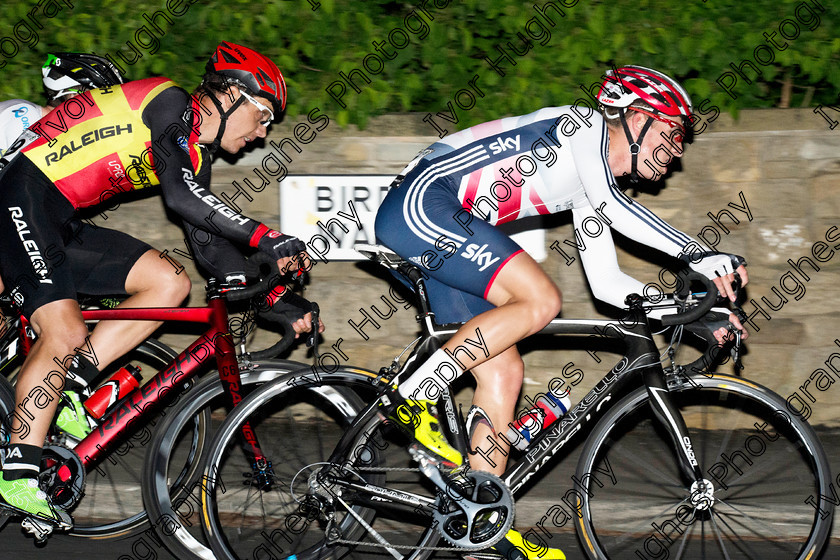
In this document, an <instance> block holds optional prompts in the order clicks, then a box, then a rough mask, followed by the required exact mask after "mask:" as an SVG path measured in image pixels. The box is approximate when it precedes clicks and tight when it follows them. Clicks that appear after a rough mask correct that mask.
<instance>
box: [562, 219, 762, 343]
mask: <svg viewBox="0 0 840 560" xmlns="http://www.w3.org/2000/svg"><path fill="white" fill-rule="evenodd" d="M572 217H573V220H574V227H575V228H576V229H577V230H578V231H582V228H583V222H584V220H586V219H587V218H596V213H595V209H594V208H592V207H591V206H583V207H580V208H575V209H574V210H572ZM579 254H580V260H581V263H582V264H583V269H584V272H585V273H586V279H587V281H588V282H589V287H590V289H591V290H592V294H593V295H594V296H595V297H596V298H597V299H599V300H601V301H603V302H605V303H608V304H610V305H613V306H615V307H618V308H619V309H627V305H626V304H625V303H624V300H625V299H626V298H627V296H628V295H630V294H640V295H642V296H645V297H646V298H650V300H651V303H655V304H657V305H669V304H674V299H673V297H671V295H670V294H669V293H667V290H668V288H667V287H666V286H660V285H658V284H655V283H652V284H649V285H646V284H642V283H641V282H639V281H638V280H636V279H635V278H633V277H631V276H628V275H627V274H625V273H623V272H622V271H621V269H620V268H619V267H618V257H617V255H616V252H615V243H614V242H613V237H612V233H611V232H610V229H609V228H607V227H605V228H603V230H602V231H601V233H600V234H599V235H597V236H595V237H589V236H587V237H586V240H585V248H583V249H581V250H580V251H579ZM715 311H717V312H719V313H726V314H729V321H730V322H731V323H732V324H733V325H734V326H735V328H737V329H738V330H741V331H744V328H743V326H742V325H741V322H740V321H739V320H738V317H737V316H735V315H734V314H731V313H730V312H729V311H728V310H726V309H717V308H716V309H715ZM673 312H674V309H673V308H668V307H665V308H661V309H649V310H647V313H648V317H650V318H651V319H659V318H661V317H662V316H663V315H669V314H671V313H673ZM714 335H715V338H717V340H718V342H719V343H723V341H724V337H726V336H727V331H726V329H725V328H719V329H717V330H716V331H715V332H714ZM746 336H747V335H746V331H744V337H745V338H746Z"/></svg>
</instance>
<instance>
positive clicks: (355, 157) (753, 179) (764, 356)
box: [98, 110, 840, 424]
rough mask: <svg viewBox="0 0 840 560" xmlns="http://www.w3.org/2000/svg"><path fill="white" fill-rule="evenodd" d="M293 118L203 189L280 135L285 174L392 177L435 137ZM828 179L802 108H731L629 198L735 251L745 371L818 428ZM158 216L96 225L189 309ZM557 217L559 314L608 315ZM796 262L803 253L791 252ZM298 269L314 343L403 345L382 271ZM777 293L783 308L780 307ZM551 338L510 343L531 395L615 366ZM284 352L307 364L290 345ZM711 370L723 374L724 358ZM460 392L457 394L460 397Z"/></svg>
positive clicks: (630, 247)
mask: <svg viewBox="0 0 840 560" xmlns="http://www.w3.org/2000/svg"><path fill="white" fill-rule="evenodd" d="M293 124H294V123H283V124H281V125H279V126H275V127H274V130H272V133H271V135H270V136H269V137H268V138H267V139H266V141H267V143H266V147H264V148H260V149H253V150H251V151H250V152H249V153H247V154H245V155H244V156H243V157H240V158H239V159H237V160H236V161H234V162H227V161H219V162H217V163H216V164H215V165H214V176H213V187H214V191H215V192H216V193H217V194H218V193H227V194H228V195H229V196H234V194H235V192H236V190H235V187H234V186H233V181H236V182H237V183H238V184H240V185H241V186H244V181H243V180H244V179H245V178H248V179H250V180H251V181H252V182H255V183H256V184H257V185H259V184H260V183H259V181H258V179H257V177H256V174H255V173H254V171H253V168H254V167H255V166H257V167H259V166H260V162H261V161H262V159H263V158H264V157H265V156H267V155H268V154H269V153H272V148H271V144H270V142H271V141H275V142H277V143H280V142H281V140H282V139H283V138H284V137H291V136H292V135H293V134H296V135H297V137H298V139H299V145H300V146H301V148H302V152H301V153H297V152H296V151H294V150H292V149H290V148H288V144H287V145H286V146H287V149H286V150H284V151H285V153H286V154H288V155H289V156H290V158H291V160H292V161H291V162H287V161H283V160H279V161H283V163H285V164H286V167H287V168H288V172H289V173H291V174H320V173H349V174H353V173H357V174H363V173H385V174H390V173H394V174H395V173H397V172H398V171H399V170H400V169H401V168H402V167H403V166H404V165H405V163H406V162H408V161H409V160H410V159H411V158H412V157H413V156H414V155H415V154H416V153H417V152H418V151H419V150H420V149H422V148H424V147H426V146H427V145H428V144H430V143H432V142H433V141H434V140H435V139H436V137H435V136H434V131H433V130H432V129H431V127H429V126H428V125H427V124H426V123H424V122H422V120H421V116H420V115H390V116H386V117H381V118H378V119H374V120H373V121H372V122H371V123H370V124H369V126H368V127H367V128H366V129H365V130H363V131H359V130H356V129H352V128H351V129H346V130H342V129H340V128H339V127H338V126H337V125H336V124H335V123H334V122H330V123H329V125H327V126H326V127H325V126H324V123H323V121H320V122H319V123H318V125H317V126H320V127H321V130H317V127H316V126H315V125H313V126H312V127H311V128H310V127H307V126H301V125H300V123H298V128H294V127H293ZM450 128H451V129H452V130H453V131H454V130H455V127H454V126H451V127H450ZM838 130H840V129H838ZM301 139H302V140H301ZM305 140H308V143H303V141H305ZM839 181H840V132H837V131H834V132H832V131H830V130H829V129H828V126H827V125H826V123H825V121H823V120H822V119H821V118H820V117H819V116H817V115H814V114H813V113H812V112H811V111H810V110H767V111H744V112H742V113H741V114H740V116H739V118H738V119H737V120H733V119H732V118H730V117H729V116H728V115H722V116H721V117H720V118H719V119H717V121H716V122H715V123H713V125H712V126H711V127H710V128H709V129H708V130H706V131H704V132H703V134H701V135H700V136H699V137H698V138H697V140H696V142H695V143H694V145H693V146H691V147H690V149H689V150H688V152H687V153H686V155H685V157H684V158H683V161H682V171H681V172H677V173H674V174H672V175H671V176H669V177H668V178H667V179H666V181H665V182H664V184H663V185H662V188H661V190H660V191H659V192H658V193H655V195H651V194H650V193H647V192H644V193H640V194H639V195H638V197H637V198H636V200H638V201H639V202H641V203H642V204H644V205H645V206H647V207H648V208H650V209H651V210H653V211H654V212H655V213H656V214H657V215H659V216H660V217H662V218H663V219H665V220H667V221H668V222H670V223H671V224H673V225H674V226H676V227H678V228H679V229H682V230H683V231H685V232H687V233H689V234H691V235H694V236H697V235H701V236H703V237H704V239H706V240H707V241H709V242H712V243H714V242H716V239H717V238H718V237H719V238H720V245H719V248H720V249H722V250H726V251H730V252H735V253H739V254H743V255H745V256H746V257H747V259H748V261H749V265H750V266H749V274H750V286H749V297H750V298H751V299H752V300H753V301H754V302H756V303H757V304H758V305H759V306H760V308H761V311H762V312H763V313H764V314H762V313H757V314H755V315H754V316H753V322H754V327H753V328H752V329H751V331H752V332H751V334H750V339H749V344H748V354H747V355H746V356H745V357H744V364H745V365H746V368H747V369H746V372H745V376H746V377H749V378H752V379H754V380H756V381H758V382H760V383H763V384H765V385H768V386H769V387H771V388H772V389H774V390H775V391H777V392H778V393H780V394H782V395H783V396H785V397H788V396H792V397H793V398H792V399H791V403H790V405H791V407H793V408H795V409H796V410H801V409H803V407H807V408H809V409H810V410H811V411H812V413H813V418H812V419H813V420H814V421H816V422H817V423H822V424H837V423H838V419H840V404H836V403H838V402H840V398H838V397H840V386H838V387H833V383H834V381H836V380H837V379H838V376H840V373H837V371H838V370H840V324H838V321H837V316H838V311H840V303H838V301H837V300H836V299H835V298H837V297H838V296H840V287H838V285H837V280H836V278H837V277H836V276H834V275H835V274H837V271H838V269H840V264H838V263H840V255H838V254H835V253H836V250H835V246H838V249H840V243H838V242H840V196H839V195H838V193H837V185H838V182H839ZM275 184H276V183H272V184H271V185H270V186H268V187H267V188H265V189H264V190H263V191H262V192H260V193H255V192H253V191H251V190H250V189H246V192H248V193H249V196H252V198H253V201H247V200H246V199H245V197H244V196H243V195H239V196H238V197H237V198H236V199H235V200H236V203H237V204H239V205H240V206H241V207H242V210H243V212H245V213H246V214H249V215H252V216H254V217H257V218H259V219H262V220H264V221H266V222H268V223H269V224H276V223H277V212H278V194H277V187H276V186H275ZM162 210H163V206H162V201H161V199H160V198H159V197H151V198H147V199H144V200H141V201H136V202H131V203H125V204H123V205H122V206H121V207H120V208H119V209H116V210H114V211H112V212H108V213H107V214H106V216H108V220H102V218H101V217H100V218H98V221H100V222H104V223H105V224H108V223H118V224H120V227H121V228H123V229H125V230H126V231H128V232H129V233H131V234H134V235H136V236H138V237H140V238H142V239H145V240H147V241H149V242H151V243H152V244H154V245H155V246H156V247H158V248H159V249H161V250H163V249H167V250H169V251H170V253H171V254H173V255H175V256H176V258H178V259H179V260H180V261H181V262H182V263H184V264H185V265H186V267H187V268H186V272H187V273H188V274H189V275H190V277H191V278H192V279H193V285H194V290H193V294H192V296H191V302H192V303H193V304H200V303H201V302H202V301H203V280H202V278H201V277H200V275H199V274H198V273H197V272H196V271H195V269H194V267H193V266H192V265H191V263H190V262H189V260H188V259H186V258H184V257H179V256H177V254H176V253H177V252H175V249H178V250H179V251H184V250H185V247H184V242H183V234H182V233H181V230H180V228H179V227H178V226H177V225H175V224H174V223H173V222H171V221H170V220H169V219H168V218H167V217H166V216H165V214H164V212H163V211H162ZM724 210H725V211H726V212H724ZM111 219H114V221H113V222H110V220H111ZM557 224H558V225H557V226H556V227H553V228H552V229H550V230H549V231H548V232H547V236H546V242H547V246H550V245H551V244H552V243H553V242H555V241H559V242H560V244H561V245H560V247H562V248H564V250H565V251H566V256H564V255H562V254H560V253H559V252H557V251H551V250H549V256H548V259H547V260H546V261H545V262H544V263H542V265H543V267H544V268H545V269H546V271H547V272H548V273H549V274H550V275H551V277H552V278H556V279H557V281H558V283H559V285H560V287H561V289H562V291H563V295H564V311H563V314H564V316H565V317H609V316H613V315H611V313H613V311H612V310H610V309H609V308H608V307H606V306H600V305H599V306H598V307H597V308H596V306H595V305H594V304H593V302H592V298H591V294H590V292H589V289H588V287H587V285H586V283H585V281H584V278H583V275H582V270H581V267H580V263H579V259H578V258H577V255H576V252H575V250H574V249H572V248H570V247H569V246H568V245H565V244H563V243H562V242H563V241H564V240H571V239H572V238H573V232H572V226H571V224H570V218H561V219H559V220H557ZM290 233H294V232H290ZM618 244H619V262H620V264H621V267H622V269H623V270H624V271H625V272H627V273H629V274H631V275H632V276H634V277H636V278H639V279H640V280H643V281H645V282H648V281H654V282H658V280H657V277H658V273H659V271H660V270H661V269H662V267H663V266H665V265H667V263H668V259H667V258H663V257H662V256H661V255H655V254H652V253H650V252H647V251H646V250H645V249H644V248H641V247H639V246H637V245H635V244H634V243H632V242H629V241H627V240H625V239H618ZM803 257H804V258H805V259H807V260H800V259H802V258H803ZM572 259H574V260H573V261H572ZM791 262H793V263H794V264H791ZM796 263H798V264H796ZM817 269H818V270H817ZM311 277H312V282H311V284H310V286H309V287H308V289H307V292H306V295H307V297H309V298H310V299H313V300H315V301H318V302H319V303H320V305H321V309H322V311H323V316H324V319H325V321H326V323H327V331H326V333H325V344H326V345H334V344H335V343H336V341H337V340H338V339H341V340H342V341H341V343H340V345H339V349H340V352H337V351H335V350H334V351H333V354H334V355H336V356H341V355H342V354H343V355H345V356H347V358H346V361H347V362H348V363H352V364H355V365H359V366H363V367H368V368H372V369H378V368H379V367H380V366H383V365H387V364H388V363H389V362H390V361H391V359H392V358H393V357H394V356H396V355H397V354H398V353H399V351H400V350H401V349H402V348H403V347H404V346H406V345H407V344H409V343H410V342H411V341H412V340H413V339H414V337H415V333H416V328H415V322H414V310H413V309H408V310H406V309H404V308H403V306H402V305H400V303H399V302H398V301H396V296H395V295H394V294H395V293H394V292H390V293H389V283H388V282H387V280H386V277H385V275H384V274H382V273H380V272H379V271H376V270H373V269H372V268H371V267H369V266H362V265H358V264H356V263H347V262H343V263H342V262H339V263H335V262H331V263H329V264H319V265H318V266H316V267H315V269H314V270H313V272H312V275H311ZM666 278H667V277H666ZM782 296H784V298H786V299H787V300H788V302H787V303H784V304H783V306H782V307H780V304H781V303H782V300H781V299H780V298H781V297H782ZM399 297H401V296H399ZM762 297H764V298H766V300H767V301H762ZM383 298H384V299H383ZM389 303H390V306H389ZM372 305H376V306H377V308H378V309H379V310H380V311H383V312H387V311H388V310H389V309H390V308H391V307H396V309H397V310H396V311H395V312H393V315H392V316H391V317H390V318H388V319H386V320H380V321H379V328H378V329H377V328H375V327H373V326H371V325H368V326H367V327H365V328H364V332H365V334H366V335H368V336H369V337H370V340H367V341H366V340H364V339H363V337H362V336H361V334H360V333H359V332H357V330H356V329H354V328H353V327H352V326H351V325H350V324H348V320H353V321H357V322H359V321H361V320H362V313H361V311H360V309H367V310H368V311H369V312H370V307H371V306H372ZM773 307H776V308H777V309H776V310H774V309H773ZM745 310H746V311H747V312H748V313H752V312H754V311H756V310H757V307H756V305H755V304H753V303H747V304H746V305H745ZM164 339H165V340H168V341H170V342H171V343H172V344H173V346H175V345H177V344H178V343H179V341H181V340H182V337H178V336H173V335H166V336H165V337H164ZM269 340H270V333H260V334H259V335H258V336H257V339H256V341H255V344H256V345H257V346H259V345H261V344H267V343H268V341H269ZM835 340H837V342H835ZM551 342H552V341H551V340H547V341H540V342H539V343H534V344H528V345H527V347H526V348H523V349H524V350H526V352H527V353H526V367H527V369H526V385H525V392H526V393H529V394H534V393H536V392H538V391H544V390H545V387H546V384H547V382H548V380H549V379H551V378H552V377H555V376H557V375H559V372H560V370H561V369H562V368H563V366H564V365H567V364H568V363H569V362H572V363H574V367H576V368H580V369H581V370H582V371H583V372H584V374H585V375H584V376H583V380H582V381H581V382H580V383H579V385H577V386H576V387H575V388H574V390H575V392H574V395H576V396H577V397H580V396H582V395H583V394H584V391H585V390H588V388H589V387H591V386H592V385H593V384H594V383H595V382H596V381H597V380H598V379H599V378H600V376H601V375H602V374H603V373H604V372H606V371H607V369H608V368H609V367H610V366H611V365H612V363H614V362H615V357H614V356H613V355H610V354H608V353H606V352H605V351H598V352H593V353H587V352H584V351H581V350H574V349H573V347H570V345H569V344H568V343H566V342H564V343H562V346H561V347H560V349H559V350H550V345H551ZM325 350H326V348H325ZM293 357H294V358H296V359H300V360H304V361H305V360H307V358H306V357H305V356H304V353H303V351H301V350H298V351H296V352H295V353H294V354H293ZM340 359H342V361H344V360H345V359H344V358H340ZM597 360H600V363H599V362H598V361H597ZM826 362H828V363H826ZM721 370H722V371H725V372H730V371H731V366H729V365H724V366H723V367H722V368H721ZM820 370H822V371H820ZM462 396H463V397H464V398H465V399H466V398H468V397H469V391H466V392H462Z"/></svg>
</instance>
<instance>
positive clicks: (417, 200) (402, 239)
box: [375, 162, 522, 323]
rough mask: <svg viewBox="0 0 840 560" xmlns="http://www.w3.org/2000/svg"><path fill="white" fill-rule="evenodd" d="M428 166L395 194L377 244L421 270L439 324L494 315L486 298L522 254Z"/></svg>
mask: <svg viewBox="0 0 840 560" xmlns="http://www.w3.org/2000/svg"><path fill="white" fill-rule="evenodd" d="M428 168H429V165H428V163H427V162H423V163H421V164H420V165H418V166H417V167H415V168H414V169H412V170H411V172H410V173H409V174H408V175H406V176H405V178H404V179H403V180H402V182H401V183H400V184H399V185H398V186H396V187H393V188H391V190H390V191H389V192H388V195H387V196H386V197H385V200H383V201H382V204H381V205H380V207H379V211H378V212H377V214H376V225H375V229H376V239H377V242H379V243H381V244H383V245H385V246H387V247H388V248H390V249H391V250H392V251H394V252H395V253H397V254H398V255H400V256H401V257H402V258H404V259H406V260H408V261H410V262H412V263H414V264H415V265H417V266H419V267H420V268H421V269H422V270H423V271H424V272H425V273H426V274H427V275H428V276H429V279H428V280H427V281H426V289H427V292H428V295H429V300H430V303H431V306H432V311H434V313H435V319H436V321H437V322H438V323H454V322H462V321H467V320H469V319H471V318H472V317H474V316H476V315H478V314H479V313H483V312H485V311H488V310H490V309H493V307H494V306H493V304H491V303H490V302H488V301H487V300H486V299H485V298H486V297H487V292H488V290H489V289H490V286H491V285H492V283H493V280H494V279H495V278H496V275H497V274H498V273H499V271H500V270H501V269H502V267H503V266H504V265H505V264H507V263H508V261H510V259H511V258H512V257H513V256H514V255H516V254H517V253H519V252H520V251H522V248H521V247H520V246H519V245H518V244H517V243H516V242H515V241H513V240H512V239H511V238H510V237H508V236H507V235H505V234H504V233H502V232H501V231H499V230H498V229H497V228H496V227H495V226H492V225H490V224H488V223H487V222H485V221H483V220H481V219H480V218H479V217H477V216H475V215H473V214H471V213H470V212H469V211H468V210H466V209H464V208H463V206H462V205H461V202H460V201H459V200H458V196H457V192H458V191H457V185H454V184H452V181H451V180H450V179H449V178H448V177H446V176H443V177H440V176H435V175H434V174H431V173H429V172H428Z"/></svg>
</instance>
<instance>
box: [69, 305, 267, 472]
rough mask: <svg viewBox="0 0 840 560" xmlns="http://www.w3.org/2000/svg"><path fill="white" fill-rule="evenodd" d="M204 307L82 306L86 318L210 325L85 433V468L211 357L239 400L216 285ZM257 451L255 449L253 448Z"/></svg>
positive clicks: (227, 387)
mask: <svg viewBox="0 0 840 560" xmlns="http://www.w3.org/2000/svg"><path fill="white" fill-rule="evenodd" d="M208 298H209V301H208V304H207V306H206V307H179V308H133V309H131V308H126V309H94V310H84V311H82V317H83V318H84V319H85V320H121V321H127V320H135V321H136V320H141V321H166V322H173V321H174V322H188V323H206V324H209V325H210V327H209V328H208V329H207V331H206V332H204V334H202V335H201V336H200V337H199V339H198V340H196V341H195V342H193V343H192V344H191V345H190V346H189V347H188V348H187V349H186V350H184V351H183V352H181V354H179V355H178V357H177V358H175V360H174V361H173V362H172V363H171V364H170V365H169V366H168V367H166V368H165V369H163V370H161V371H160V372H158V374H157V375H155V376H154V377H153V378H151V379H150V380H149V381H147V382H146V383H145V384H144V385H142V386H141V387H138V388H137V389H135V390H134V391H133V392H131V393H130V394H129V395H128V396H126V397H125V398H124V399H123V400H122V401H121V402H120V403H119V404H118V406H117V407H116V408H115V409H113V410H112V411H110V412H109V413H108V414H107V415H106V416H104V417H103V418H102V419H101V420H100V425H99V427H98V428H97V429H95V430H94V431H93V432H91V433H90V434H88V436H87V437H86V438H84V439H83V440H82V441H81V442H79V444H78V445H76V447H75V448H74V451H75V452H76V453H77V454H78V455H79V457H80V458H81V460H82V463H83V464H84V465H85V470H86V471H87V472H90V471H91V470H92V468H93V467H94V465H96V464H97V463H98V462H99V461H101V460H102V459H103V458H104V457H105V456H107V455H108V454H109V453H110V452H111V451H113V450H114V449H116V448H117V447H118V446H119V445H120V443H121V442H122V438H121V436H122V435H125V434H126V433H127V432H128V431H129V429H130V427H132V426H134V425H137V423H138V422H140V421H141V420H140V419H142V417H143V416H144V415H146V414H147V413H148V412H150V411H153V410H154V409H155V407H156V405H158V404H159V403H160V402H161V401H162V400H163V399H164V398H165V397H166V395H167V394H170V392H172V391H174V393H171V394H176V393H178V392H179V391H180V388H179V385H183V384H184V383H185V382H186V381H188V380H189V379H191V378H192V377H193V376H195V375H196V374H197V373H198V372H199V371H200V369H201V366H203V365H205V364H207V363H208V362H209V361H210V360H211V359H213V358H215V360H216V365H217V367H218V371H219V378H220V379H221V381H222V386H223V387H224V389H225V392H226V393H227V394H228V395H229V397H230V399H231V404H232V405H233V406H236V404H238V403H239V401H241V400H242V395H241V394H240V391H239V389H240V386H241V385H240V375H239V366H238V364H237V362H236V352H235V350H234V345H233V339H232V336H231V334H230V332H229V331H228V314H227V308H226V307H225V301H224V300H223V299H222V297H221V295H220V293H219V292H218V290H212V289H211V294H210V295H209V296H208ZM246 439H247V440H248V441H247V444H248V445H249V447H251V449H252V450H253V451H256V450H257V449H258V445H257V443H256V441H254V440H253V438H246ZM254 455H255V456H259V455H260V453H259V452H255V453H254Z"/></svg>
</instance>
